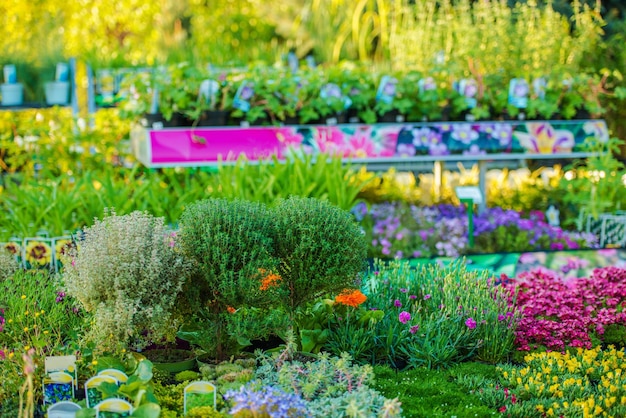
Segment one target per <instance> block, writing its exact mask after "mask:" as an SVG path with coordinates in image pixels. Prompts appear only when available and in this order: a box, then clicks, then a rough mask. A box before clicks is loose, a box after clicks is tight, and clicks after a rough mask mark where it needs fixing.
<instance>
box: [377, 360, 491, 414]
mask: <svg viewBox="0 0 626 418" xmlns="http://www.w3.org/2000/svg"><path fill="white" fill-rule="evenodd" d="M374 373H375V374H376V384H375V385H374V387H375V388H376V389H377V390H379V391H380V392H381V393H382V394H383V395H384V396H385V397H387V398H394V397H397V398H398V399H399V400H400V402H402V411H403V416H405V417H407V418H410V417H428V418H437V417H442V418H443V417H446V418H449V417H451V416H456V417H457V418H464V417H467V418H470V417H471V418H475V417H490V416H497V415H498V413H497V411H495V410H493V409H490V408H489V407H487V406H486V405H484V404H483V403H482V402H481V401H480V400H479V399H478V398H477V397H476V396H474V395H471V394H470V393H469V390H468V389H467V388H466V387H465V386H464V385H462V384H460V383H459V381H458V380H457V379H459V378H462V377H466V376H473V377H474V378H475V379H477V380H479V381H481V380H482V381H484V380H488V379H492V378H493V377H495V376H496V367H495V366H490V365H486V364H480V363H463V364H460V365H458V366H455V367H453V368H451V369H449V370H428V369H414V370H407V371H401V372H396V371H395V370H393V369H391V368H389V367H386V366H376V367H375V368H374Z"/></svg>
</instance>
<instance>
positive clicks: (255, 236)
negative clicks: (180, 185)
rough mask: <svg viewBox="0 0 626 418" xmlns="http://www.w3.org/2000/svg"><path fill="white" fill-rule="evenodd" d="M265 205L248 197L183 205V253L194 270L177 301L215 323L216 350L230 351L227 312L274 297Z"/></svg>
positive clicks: (208, 323) (219, 354) (222, 355)
mask: <svg viewBox="0 0 626 418" xmlns="http://www.w3.org/2000/svg"><path fill="white" fill-rule="evenodd" d="M271 222H272V217H271V215H270V213H269V211H268V209H267V208H266V207H265V206H264V205H261V204H259V203H255V202H249V201H241V200H235V201H228V200H225V199H208V200H203V201H199V202H196V203H195V204H193V205H190V206H188V207H186V208H185V211H184V212H183V214H182V216H181V218H180V221H179V226H180V232H179V238H180V243H181V249H182V253H183V254H185V255H186V257H188V258H189V259H190V260H192V262H193V263H194V266H195V269H194V274H193V275H192V276H191V280H190V281H189V282H188V283H187V285H186V290H185V292H184V293H183V294H182V295H181V299H182V300H183V301H184V302H183V303H179V305H181V306H188V307H194V308H193V309H191V311H192V312H196V313H197V316H196V318H197V319H200V320H203V321H204V324H205V326H210V327H211V328H213V329H214V332H213V333H212V337H213V338H212V339H213V341H214V343H215V356H216V358H217V359H219V360H223V359H225V358H228V357H229V356H230V354H231V352H230V351H229V343H230V341H232V340H231V337H230V335H229V333H228V329H227V325H228V319H229V316H230V315H232V313H233V312H234V311H236V309H238V308H239V307H246V306H255V307H263V306H269V305H271V304H272V303H275V302H276V300H277V297H278V295H277V293H276V292H275V287H274V282H275V281H277V280H280V279H279V278H277V277H276V276H275V274H274V273H273V272H274V271H275V269H276V261H277V260H276V258H275V257H274V256H273V249H272V238H271V235H270V224H271Z"/></svg>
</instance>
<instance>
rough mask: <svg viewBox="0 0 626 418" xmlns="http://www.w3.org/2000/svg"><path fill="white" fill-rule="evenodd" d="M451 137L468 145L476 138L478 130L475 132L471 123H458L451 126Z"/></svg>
mask: <svg viewBox="0 0 626 418" xmlns="http://www.w3.org/2000/svg"><path fill="white" fill-rule="evenodd" d="M451 136H452V139H454V140H456V141H459V142H461V143H463V144H466V145H469V144H471V143H472V141H475V140H477V139H478V136H479V135H478V132H476V131H475V130H474V129H473V128H472V125H471V124H469V123H459V124H455V125H454V126H452V135H451Z"/></svg>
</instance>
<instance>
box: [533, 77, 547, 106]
mask: <svg viewBox="0 0 626 418" xmlns="http://www.w3.org/2000/svg"><path fill="white" fill-rule="evenodd" d="M547 87H548V82H547V81H546V79H545V78H544V77H537V78H535V79H534V80H533V92H534V93H535V96H536V97H537V98H538V99H539V100H543V99H545V98H546V88H547Z"/></svg>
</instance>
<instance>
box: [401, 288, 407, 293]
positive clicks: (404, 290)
mask: <svg viewBox="0 0 626 418" xmlns="http://www.w3.org/2000/svg"><path fill="white" fill-rule="evenodd" d="M400 292H402V293H406V292H408V290H407V289H405V288H403V287H401V288H400Z"/></svg>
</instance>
